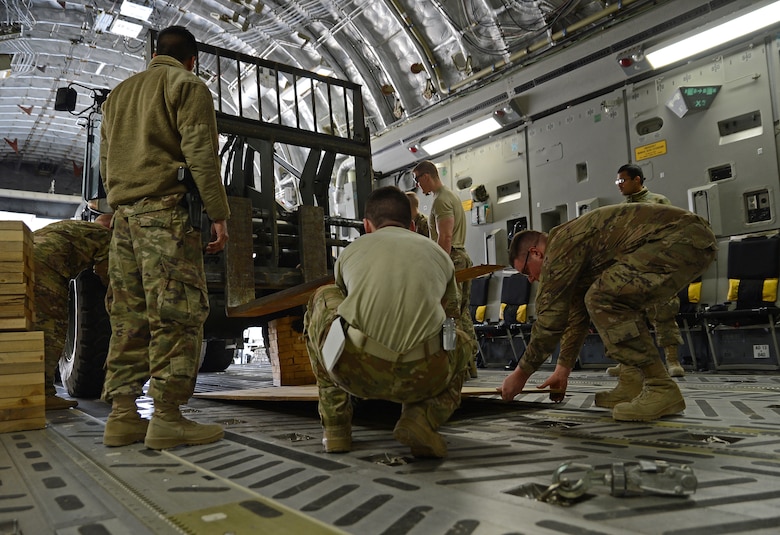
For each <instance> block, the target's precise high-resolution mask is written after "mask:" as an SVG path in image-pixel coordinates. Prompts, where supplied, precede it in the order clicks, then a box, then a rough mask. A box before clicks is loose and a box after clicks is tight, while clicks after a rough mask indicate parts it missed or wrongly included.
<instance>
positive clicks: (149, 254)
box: [103, 195, 209, 405]
mask: <svg viewBox="0 0 780 535" xmlns="http://www.w3.org/2000/svg"><path fill="white" fill-rule="evenodd" d="M180 199H181V195H169V196H165V197H155V198H145V199H142V200H140V201H138V202H136V203H134V204H132V205H128V206H120V207H119V209H118V210H117V211H116V213H115V215H114V222H113V227H114V233H113V237H112V239H111V247H110V254H109V268H108V269H109V277H110V281H111V283H110V285H109V288H108V292H107V294H106V310H108V312H109V315H110V318H111V329H112V335H111V342H110V344H109V350H108V358H107V359H106V380H105V383H104V386H103V399H104V400H105V401H108V402H110V401H111V399H112V398H113V397H114V396H118V395H133V396H138V395H140V394H141V393H142V389H143V385H144V383H146V381H147V380H149V378H150V377H151V380H150V385H149V392H148V394H149V396H150V397H152V398H153V399H154V400H156V401H162V402H166V403H171V404H178V405H181V404H184V403H186V402H187V400H189V399H190V397H191V396H192V393H193V391H194V388H195V379H196V376H197V370H198V364H199V361H200V349H201V344H202V338H203V322H204V320H205V319H206V316H207V315H208V310H209V304H208V293H207V290H206V277H205V273H204V271H203V253H202V250H201V242H200V232H199V231H197V230H194V229H193V228H192V227H191V226H190V224H189V217H188V215H187V210H186V209H185V208H183V207H182V206H180V205H179V204H178V202H179V200H180Z"/></svg>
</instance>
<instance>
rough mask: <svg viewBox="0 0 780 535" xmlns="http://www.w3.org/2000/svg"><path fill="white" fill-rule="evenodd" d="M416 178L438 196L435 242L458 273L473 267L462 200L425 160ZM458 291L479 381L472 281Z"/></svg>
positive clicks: (426, 191)
mask: <svg viewBox="0 0 780 535" xmlns="http://www.w3.org/2000/svg"><path fill="white" fill-rule="evenodd" d="M412 174H413V175H414V181H415V183H416V184H417V186H418V187H419V188H420V189H421V190H422V192H423V193H424V194H425V195H431V194H433V195H434V199H433V203H432V204H431V214H430V220H429V221H428V227H429V232H430V237H431V239H432V240H434V241H435V242H436V243H438V244H439V245H440V246H441V248H442V249H444V252H445V253H447V254H448V255H450V258H451V259H452V263H453V264H455V270H456V271H458V270H461V269H465V268H469V267H471V266H472V265H473V264H472V262H471V258H469V255H468V253H467V252H466V248H465V247H466V214H465V212H464V211H463V204H462V203H461V201H460V199H459V198H458V196H457V195H455V194H454V193H453V192H452V191H451V190H450V189H449V188H448V187H447V186H445V185H444V184H443V183H442V181H441V177H440V176H439V170H438V169H437V168H436V164H434V163H433V162H432V161H430V160H425V161H423V162H420V163H418V164H417V165H416V166H415V168H414V169H413V170H412ZM458 287H459V289H460V311H461V315H460V318H459V319H458V328H460V329H461V330H463V331H465V332H466V333H467V334H468V335H469V336H470V338H471V345H472V347H473V355H474V357H472V359H471V361H470V364H469V375H470V376H471V377H472V378H474V377H477V365H476V353H477V335H476V333H475V332H474V323H473V322H472V320H471V312H470V311H469V300H470V298H471V281H465V282H460V283H458Z"/></svg>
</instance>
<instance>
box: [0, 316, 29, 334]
mask: <svg viewBox="0 0 780 535" xmlns="http://www.w3.org/2000/svg"><path fill="white" fill-rule="evenodd" d="M32 328H33V322H32V319H31V318H29V317H22V318H0V331H26V330H29V329H32Z"/></svg>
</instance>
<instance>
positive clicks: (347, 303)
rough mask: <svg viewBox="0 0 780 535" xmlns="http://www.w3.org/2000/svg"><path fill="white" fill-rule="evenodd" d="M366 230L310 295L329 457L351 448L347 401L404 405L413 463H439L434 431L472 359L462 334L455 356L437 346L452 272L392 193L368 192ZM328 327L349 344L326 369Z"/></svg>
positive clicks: (399, 431) (452, 312) (449, 308)
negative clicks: (327, 282)
mask: <svg viewBox="0 0 780 535" xmlns="http://www.w3.org/2000/svg"><path fill="white" fill-rule="evenodd" d="M364 224H365V226H366V232H367V234H366V235H365V236H362V237H360V238H358V239H357V240H356V241H355V242H354V243H352V244H350V245H349V246H348V247H347V248H346V249H345V250H344V252H342V253H341V255H340V256H339V258H338V260H337V261H336V265H335V268H334V271H335V279H336V280H335V282H336V283H335V284H333V285H327V286H323V287H321V288H319V289H318V290H317V291H316V292H315V293H314V295H312V297H311V299H310V301H309V305H308V309H307V311H306V315H305V317H304V325H305V332H306V344H307V348H308V351H309V357H310V359H311V363H312V368H313V370H314V375H315V377H316V379H317V386H318V389H319V412H320V418H321V420H322V425H323V428H324V438H323V441H322V442H323V445H324V446H325V451H327V452H344V451H349V450H350V449H351V446H352V428H351V421H352V405H351V403H350V394H351V395H354V396H356V397H359V398H369V399H385V400H389V401H394V402H397V403H401V404H402V412H401V417H400V418H399V420H398V423H397V424H396V426H395V430H394V431H393V436H394V437H395V438H396V440H398V441H399V442H401V443H403V444H406V445H408V446H410V447H411V451H412V454H413V455H414V456H416V457H444V456H445V455H446V453H447V445H446V443H445V441H444V438H443V437H442V436H441V435H440V434H439V433H438V432H437V431H436V430H437V429H438V428H439V426H441V425H442V424H443V423H444V422H445V421H446V420H447V419H448V418H449V417H450V415H451V414H452V413H453V411H454V410H455V409H456V408H457V407H458V405H459V404H460V390H461V387H462V385H463V380H464V378H465V374H466V367H467V363H468V358H469V351H468V349H467V348H468V347H469V345H468V338H467V335H466V334H465V333H464V332H462V331H460V330H458V331H457V337H458V338H457V342H456V349H455V350H452V351H445V350H444V349H442V345H441V331H442V323H443V322H444V320H445V318H446V317H452V318H454V317H456V316H457V315H458V314H460V309H459V301H458V289H457V283H456V282H455V268H454V266H453V265H452V261H451V260H450V258H449V257H448V256H447V254H446V253H444V251H442V249H441V248H440V247H439V246H438V245H436V244H435V243H433V242H432V241H431V240H430V239H428V238H425V237H423V236H420V235H418V234H416V233H414V232H410V231H409V229H410V228H411V210H410V205H409V202H408V201H407V199H406V197H405V196H404V194H403V193H402V192H401V191H400V190H399V189H397V188H395V187H386V188H379V189H377V190H375V191H374V192H372V193H371V195H370V196H369V198H368V200H367V202H366V215H365V219H364ZM399 250H402V251H403V252H404V254H398V251H399ZM442 303H444V304H445V306H446V309H445V307H443V306H442ZM336 322H339V323H336ZM331 328H334V329H335V328H342V329H343V330H344V332H345V337H346V339H345V341H344V348H343V351H342V352H341V354H340V357H339V358H338V360H337V361H336V363H335V365H333V366H332V368H331V369H330V370H328V369H327V367H326V366H327V365H326V361H325V357H324V355H323V345H324V342H325V339H326V336H327V335H328V333H329V330H330V329H331ZM464 349H466V350H465V351H464Z"/></svg>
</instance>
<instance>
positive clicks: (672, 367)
mask: <svg viewBox="0 0 780 535" xmlns="http://www.w3.org/2000/svg"><path fill="white" fill-rule="evenodd" d="M664 354H665V355H666V369H667V370H669V375H671V376H672V377H683V376H684V375H685V370H684V369H683V367H682V366H681V365H680V360H679V359H678V358H677V346H666V347H665V348H664Z"/></svg>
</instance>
